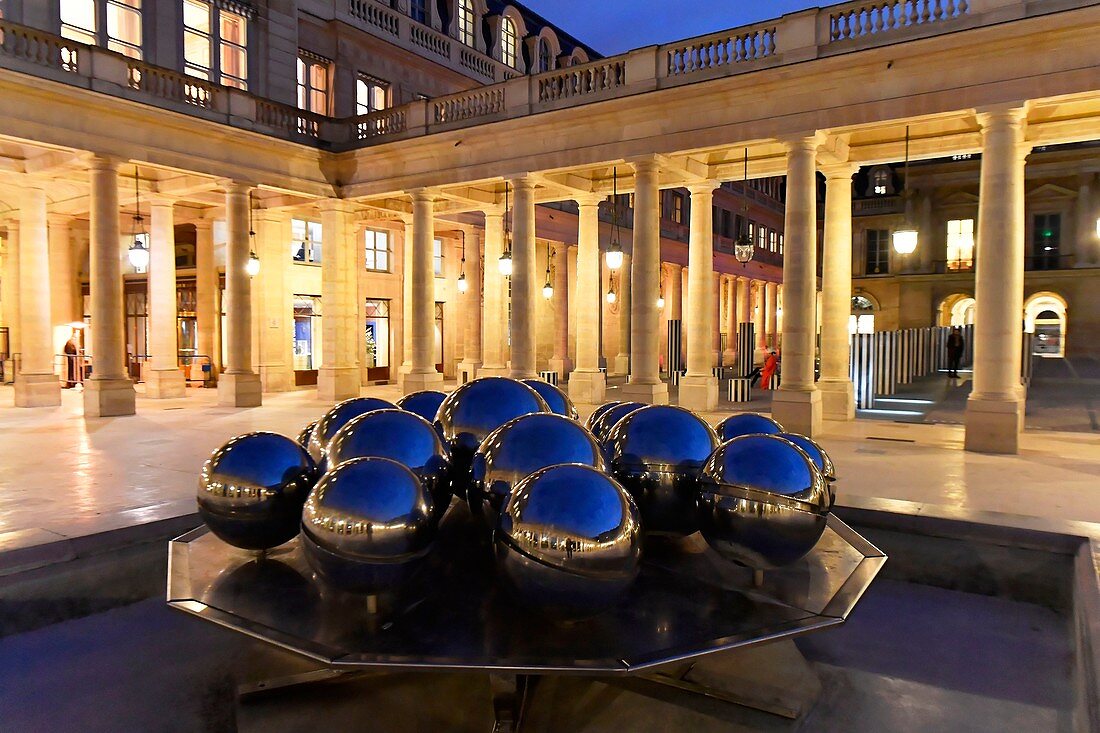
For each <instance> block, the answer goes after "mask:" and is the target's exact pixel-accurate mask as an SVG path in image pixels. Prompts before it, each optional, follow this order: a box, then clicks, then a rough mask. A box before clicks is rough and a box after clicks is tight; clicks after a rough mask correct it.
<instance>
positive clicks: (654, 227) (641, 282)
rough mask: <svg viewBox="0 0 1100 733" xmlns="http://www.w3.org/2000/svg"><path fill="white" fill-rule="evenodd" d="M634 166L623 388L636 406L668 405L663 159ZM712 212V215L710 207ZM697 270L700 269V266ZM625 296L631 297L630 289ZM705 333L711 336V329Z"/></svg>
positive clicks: (625, 396)
mask: <svg viewBox="0 0 1100 733" xmlns="http://www.w3.org/2000/svg"><path fill="white" fill-rule="evenodd" d="M633 166H634V251H633V253H632V256H631V263H630V280H631V285H630V308H629V310H630V381H629V382H628V383H627V384H626V385H625V386H624V387H623V397H624V398H625V399H627V400H633V401H635V402H648V403H651V404H657V405H663V404H667V403H668V386H667V385H666V384H665V383H664V382H662V381H661V373H660V364H659V363H658V361H657V342H658V339H659V338H660V334H658V333H657V329H658V327H659V321H658V318H657V278H659V277H660V274H661V273H660V269H661V207H660V201H661V197H660V187H659V178H660V175H659V173H660V171H659V170H658V168H657V161H656V160H654V159H652V158H646V159H643V160H638V161H635V162H634V163H633ZM707 211H708V212H709V211H710V207H709V206H708V207H707ZM692 268H693V269H694V265H692ZM707 272H708V273H709V272H710V270H709V269H708V270H707ZM624 280H625V278H624ZM623 293H624V295H625V293H626V288H625V287H624V288H623ZM708 302H709V301H708ZM703 333H704V334H706V331H704V332H703ZM689 344H690V340H689ZM682 390H683V387H682V386H681V391H682Z"/></svg>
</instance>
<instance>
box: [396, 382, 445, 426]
mask: <svg viewBox="0 0 1100 733" xmlns="http://www.w3.org/2000/svg"><path fill="white" fill-rule="evenodd" d="M445 399H447V393H446V392H436V391H435V390H433V389H426V390H424V391H422V392H412V393H410V394H407V395H405V396H404V397H402V398H401V399H399V400H398V401H397V406H398V407H400V408H401V409H402V410H408V411H409V412H412V413H415V414H417V415H420V417H422V418H424V419H425V420H427V421H428V422H434V421H435V414H436V413H437V412H439V406H440V405H442V404H443V400H445Z"/></svg>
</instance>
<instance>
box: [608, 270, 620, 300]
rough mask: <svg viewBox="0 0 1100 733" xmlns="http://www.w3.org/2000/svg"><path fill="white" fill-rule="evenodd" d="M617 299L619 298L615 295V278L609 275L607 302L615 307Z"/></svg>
mask: <svg viewBox="0 0 1100 733" xmlns="http://www.w3.org/2000/svg"><path fill="white" fill-rule="evenodd" d="M617 299H618V298H617V296H616V295H615V276H614V275H608V276H607V302H608V304H609V305H614V304H615V301H616V300H617Z"/></svg>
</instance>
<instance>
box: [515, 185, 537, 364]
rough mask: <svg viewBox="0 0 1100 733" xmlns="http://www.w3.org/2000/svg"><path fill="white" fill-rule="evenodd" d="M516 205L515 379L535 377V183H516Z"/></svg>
mask: <svg viewBox="0 0 1100 733" xmlns="http://www.w3.org/2000/svg"><path fill="white" fill-rule="evenodd" d="M512 192H513V194H514V196H515V206H514V207H513V209H512V226H513V238H512V321H511V324H510V336H511V338H510V341H511V342H512V369H511V372H510V375H511V376H512V378H513V379H530V378H532V377H534V376H535V324H536V323H537V321H536V320H535V298H536V297H539V296H538V295H537V294H538V291H539V290H540V289H541V287H542V286H541V284H540V283H538V282H537V279H536V278H537V275H536V270H537V269H538V268H537V267H536V264H537V263H536V262H535V184H534V183H533V182H532V181H531V179H530V178H527V177H526V176H523V177H520V178H515V179H513V180H512Z"/></svg>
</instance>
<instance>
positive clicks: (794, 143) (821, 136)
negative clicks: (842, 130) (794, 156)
mask: <svg viewBox="0 0 1100 733" xmlns="http://www.w3.org/2000/svg"><path fill="white" fill-rule="evenodd" d="M826 137H827V136H826V135H825V133H823V132H821V131H820V130H818V131H815V132H806V133H800V134H795V135H784V136H782V137H779V138H776V139H777V140H778V141H779V142H780V143H781V144H782V145H783V148H784V149H785V150H786V151H787V152H788V153H793V152H795V151H796V150H802V151H806V152H810V153H813V154H814V155H816V154H817V151H818V148H820V147H821V146H822V145H824V144H825V140H826Z"/></svg>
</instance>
